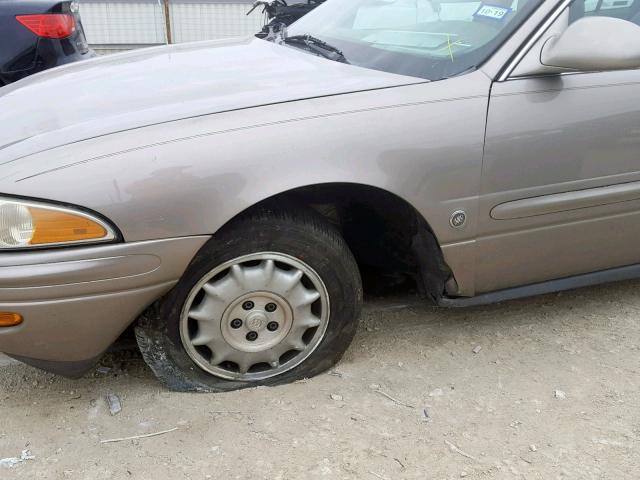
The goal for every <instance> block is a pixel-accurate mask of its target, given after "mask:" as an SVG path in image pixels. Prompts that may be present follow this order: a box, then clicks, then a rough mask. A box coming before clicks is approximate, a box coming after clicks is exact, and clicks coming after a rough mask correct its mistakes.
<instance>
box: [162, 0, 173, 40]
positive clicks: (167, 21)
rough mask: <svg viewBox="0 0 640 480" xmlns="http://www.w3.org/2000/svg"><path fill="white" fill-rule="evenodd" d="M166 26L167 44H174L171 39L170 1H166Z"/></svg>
mask: <svg viewBox="0 0 640 480" xmlns="http://www.w3.org/2000/svg"><path fill="white" fill-rule="evenodd" d="M164 25H165V30H166V32H167V44H171V43H173V39H172V38H171V37H172V36H171V9H170V8H169V0H164Z"/></svg>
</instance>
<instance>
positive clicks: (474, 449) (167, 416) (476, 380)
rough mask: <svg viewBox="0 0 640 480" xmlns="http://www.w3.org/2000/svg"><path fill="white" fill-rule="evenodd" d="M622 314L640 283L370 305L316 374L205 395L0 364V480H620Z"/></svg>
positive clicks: (637, 423)
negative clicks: (115, 403) (461, 301)
mask: <svg viewBox="0 0 640 480" xmlns="http://www.w3.org/2000/svg"><path fill="white" fill-rule="evenodd" d="M407 303H409V304H410V305H409V306H403V305H405V304H407ZM639 318H640V282H630V283H623V284H618V285H611V286H605V287H600V288H592V289H586V290H580V291H575V292H569V293H563V294H560V295H549V296H544V297H538V298H535V299H529V300H521V301H514V302H510V303H506V304H502V305H495V306H488V307H481V308H474V309H469V310H443V309H437V308H434V307H431V306H428V305H422V304H416V303H415V300H414V299H412V298H401V299H397V298H396V299H392V300H384V301H380V300H377V301H373V302H369V303H368V304H367V305H366V308H365V313H364V316H363V321H362V326H361V328H360V331H359V334H358V336H357V338H356V340H355V342H354V344H353V346H352V348H351V349H350V351H349V352H348V354H347V355H346V357H345V358H344V360H343V361H342V363H340V364H339V365H338V366H337V367H336V369H335V370H333V371H332V372H330V373H328V374H324V375H321V376H320V377H317V378H314V379H310V380H307V381H303V382H299V383H296V384H293V385H288V386H285V387H278V388H271V389H270V388H257V389H252V390H244V391H240V392H233V393H228V394H217V395H208V394H179V393H172V392H168V391H165V390H164V389H163V388H162V387H161V386H160V385H159V384H158V383H157V382H156V381H155V379H154V377H153V375H152V374H151V372H150V371H149V370H148V369H147V368H146V367H145V365H144V364H143V362H142V360H141V359H140V358H139V356H136V355H133V354H126V353H124V354H118V355H111V356H109V357H107V358H105V360H104V361H103V362H102V363H103V366H107V367H111V369H110V370H108V371H107V369H106V368H103V369H101V370H99V371H98V370H97V371H95V372H93V373H91V374H89V375H88V376H86V377H85V378H83V379H81V380H79V381H71V380H65V379H62V378H59V377H55V376H53V375H49V374H45V373H42V372H39V371H37V370H35V369H32V368H30V367H26V366H23V365H20V364H15V363H10V362H7V361H6V359H5V360H0V362H2V367H1V369H0V402H1V403H0V404H1V406H2V407H1V408H2V409H1V416H0V459H3V458H5V457H16V456H18V457H19V456H20V455H21V452H22V451H23V450H25V449H27V450H29V451H30V455H31V456H33V457H35V458H33V459H28V460H25V461H23V462H19V463H17V464H15V465H14V466H13V467H8V466H6V465H5V466H2V460H0V478H2V479H13V478H18V479H36V478H45V479H58V478H61V479H67V478H69V479H145V480H146V479H157V480H160V479H183V478H186V479H208V478H211V479H224V480H227V479H269V480H271V479H274V480H275V479H282V480H286V479H294V478H296V479H297V478H303V479H316V478H327V479H365V480H366V479H371V480H376V479H388V480H391V479H414V478H415V479H455V478H468V479H493V478H498V479H499V478H507V479H510V478H516V479H555V478H567V479H569V478H576V479H616V480H617V479H627V478H629V479H632V478H633V479H635V478H638V476H639V473H638V467H639V466H640V452H639V447H640V395H639V394H640V378H639V377H638V371H639V370H640V358H639V353H640V352H639V349H640V322H639ZM474 352H477V353H474ZM110 393H112V394H116V395H118V396H119V397H120V399H121V401H122V411H121V412H120V413H119V414H117V415H115V416H112V415H110V412H109V408H108V406H107V403H106V401H105V396H106V395H107V394H110ZM174 428H175V429H176V430H173V431H170V432H168V433H165V434H162V435H159V436H155V437H150V438H143V439H137V440H126V441H121V442H114V443H101V440H106V439H113V438H119V437H128V436H134V435H141V434H148V433H156V432H160V431H166V430H170V429H174ZM4 463H5V464H6V463H7V462H4Z"/></svg>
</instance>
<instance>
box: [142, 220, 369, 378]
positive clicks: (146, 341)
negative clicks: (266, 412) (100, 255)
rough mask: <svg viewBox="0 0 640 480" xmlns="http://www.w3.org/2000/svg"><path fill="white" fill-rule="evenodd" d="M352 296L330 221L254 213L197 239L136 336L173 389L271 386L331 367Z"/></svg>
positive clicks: (348, 331) (355, 301) (346, 333)
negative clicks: (195, 249)
mask: <svg viewBox="0 0 640 480" xmlns="http://www.w3.org/2000/svg"><path fill="white" fill-rule="evenodd" d="M361 303H362V284H361V279H360V274H359V271H358V267H357V265H356V262H355V259H354V258H353V255H352V253H351V252H350V250H349V248H348V247H347V245H346V243H345V241H344V240H343V239H342V237H341V236H340V234H339V233H338V232H337V231H336V229H335V228H334V227H333V226H332V225H331V224H329V223H328V222H326V221H324V219H322V218H321V217H319V216H317V215H315V213H314V212H311V211H309V212H307V211H296V212H293V213H292V212H287V213H284V212H273V211H269V212H261V213H260V214H257V215H254V216H250V217H247V218H244V219H242V220H240V221H236V222H234V223H233V224H232V225H230V226H229V227H227V228H225V229H224V230H223V231H221V232H219V233H218V234H216V235H215V236H214V237H213V238H212V239H211V240H210V241H209V242H207V244H205V246H204V247H203V248H202V249H201V251H200V252H199V253H198V254H197V255H196V258H195V259H194V260H193V262H192V263H191V265H190V266H189V268H188V269H187V271H186V273H185V274H184V276H183V278H182V279H181V280H180V282H179V283H178V284H177V286H176V287H175V288H174V289H173V290H172V291H171V292H170V293H169V294H168V295H167V296H166V297H165V298H163V299H162V300H161V301H159V302H158V303H157V304H156V305H155V306H154V307H152V308H151V309H150V310H149V311H148V312H147V313H146V314H145V315H143V317H142V318H141V319H140V321H139V323H138V325H137V327H136V337H137V340H138V344H139V346H140V350H141V351H142V355H143V357H144V359H145V361H146V362H147V363H148V365H149V366H150V367H151V369H152V370H153V371H154V373H155V374H156V375H157V377H158V378H159V379H160V380H161V381H162V382H163V383H165V384H166V385H167V386H168V387H169V388H171V389H173V390H178V391H226V390H234V389H238V388H244V387H250V386H257V385H278V384H283V383H289V382H292V381H295V380H298V379H301V378H308V377H312V376H314V375H317V374H318V373H321V372H323V371H325V370H326V369H328V368H330V367H331V366H332V365H334V364H335V363H336V362H337V361H338V360H339V359H340V358H341V357H342V355H343V353H344V352H345V350H346V349H347V347H348V346H349V344H350V343H351V340H352V339H353V336H354V334H355V331H356V327H357V320H358V316H359V314H360V306H361Z"/></svg>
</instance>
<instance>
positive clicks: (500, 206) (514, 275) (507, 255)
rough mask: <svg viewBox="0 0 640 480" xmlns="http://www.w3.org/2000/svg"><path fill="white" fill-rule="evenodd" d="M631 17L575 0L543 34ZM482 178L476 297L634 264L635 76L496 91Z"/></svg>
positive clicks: (639, 73) (637, 226) (603, 2)
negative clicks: (587, 21) (589, 20)
mask: <svg viewBox="0 0 640 480" xmlns="http://www.w3.org/2000/svg"><path fill="white" fill-rule="evenodd" d="M638 10H640V0H586V1H585V0H575V1H574V2H573V3H571V4H570V5H569V6H568V8H567V9H566V10H565V11H563V13H562V14H561V15H560V16H559V18H558V19H557V20H556V22H555V23H554V24H552V25H551V27H550V30H549V31H552V30H553V29H555V30H564V29H566V27H567V24H568V23H571V22H574V21H576V20H578V19H579V18H582V17H584V16H593V15H604V16H613V17H618V18H623V19H628V20H634V19H636V20H638V19H639V17H638ZM563 22H564V23H563ZM547 35H548V33H547ZM542 40H544V36H543V38H542V39H541V41H542ZM538 46H539V47H541V43H540V42H539V45H538ZM529 55H540V49H538V50H537V51H536V47H535V46H534V47H533V48H532V49H531V51H530V52H529V53H528V54H527V56H529ZM527 56H525V57H524V59H523V60H522V61H523V62H526V61H527ZM538 58H539V57H538ZM538 63H539V62H538ZM516 70H517V67H516ZM482 176H483V178H482V189H481V196H480V210H479V212H480V218H479V226H478V227H479V238H478V242H477V248H478V250H477V253H478V255H477V265H476V292H477V293H481V292H488V291H495V290H500V289H504V288H508V287H514V286H521V285H528V284H533V283H539V282H544V281H547V280H551V279H557V278H563V277H569V276H573V275H578V274H582V273H587V272H594V271H600V270H606V269H611V268H614V267H619V266H625V265H630V264H635V263H640V246H639V245H638V236H639V234H640V70H626V71H600V72H573V73H571V74H569V73H567V74H561V75H560V74H555V75H534V76H527V77H524V78H518V77H516V76H515V75H511V76H510V77H509V78H507V79H506V80H504V81H498V82H495V83H494V84H493V87H492V92H491V98H490V102H489V111H488V117H487V133H486V145H485V155H484V162H483V173H482Z"/></svg>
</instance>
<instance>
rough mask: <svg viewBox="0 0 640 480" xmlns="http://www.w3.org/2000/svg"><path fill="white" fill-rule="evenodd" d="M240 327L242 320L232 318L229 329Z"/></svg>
mask: <svg viewBox="0 0 640 480" xmlns="http://www.w3.org/2000/svg"><path fill="white" fill-rule="evenodd" d="M241 326H242V320H240V319H239V318H234V319H233V320H231V328H240V327H241Z"/></svg>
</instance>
